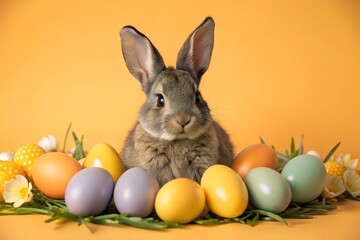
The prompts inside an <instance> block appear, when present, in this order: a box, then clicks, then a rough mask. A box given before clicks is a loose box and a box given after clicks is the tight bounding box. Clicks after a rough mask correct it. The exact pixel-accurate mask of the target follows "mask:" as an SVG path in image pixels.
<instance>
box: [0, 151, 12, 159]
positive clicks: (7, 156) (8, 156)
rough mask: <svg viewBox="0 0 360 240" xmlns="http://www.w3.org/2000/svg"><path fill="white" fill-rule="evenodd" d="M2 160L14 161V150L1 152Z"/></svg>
mask: <svg viewBox="0 0 360 240" xmlns="http://www.w3.org/2000/svg"><path fill="white" fill-rule="evenodd" d="M0 160H2V161H14V153H13V152H2V153H0Z"/></svg>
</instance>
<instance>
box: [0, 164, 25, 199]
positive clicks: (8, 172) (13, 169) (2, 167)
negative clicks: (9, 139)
mask: <svg viewBox="0 0 360 240" xmlns="http://www.w3.org/2000/svg"><path fill="white" fill-rule="evenodd" d="M18 174H19V175H23V176H26V173H25V171H24V169H23V168H22V167H21V166H20V165H19V164H17V163H15V162H11V161H0V198H2V197H3V192H4V186H5V183H6V182H7V181H9V180H10V179H13V178H15V176H16V175H18Z"/></svg>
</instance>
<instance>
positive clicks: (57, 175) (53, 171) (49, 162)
mask: <svg viewBox="0 0 360 240" xmlns="http://www.w3.org/2000/svg"><path fill="white" fill-rule="evenodd" d="M81 169H82V167H81V165H80V164H79V163H78V162H77V161H76V159H75V158H73V157H71V156H69V155H68V154H65V153H62V152H48V153H45V154H43V155H41V156H40V157H38V158H37V159H36V161H35V163H34V166H33V180H34V182H35V185H36V186H37V187H38V188H39V190H40V191H41V192H42V193H44V194H45V195H46V196H48V197H50V198H55V199H64V197H65V190H66V186H67V184H68V183H69V181H70V179H71V178H72V177H73V176H74V175H75V173H77V172H78V171H80V170H81Z"/></svg>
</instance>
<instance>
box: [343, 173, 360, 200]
mask: <svg viewBox="0 0 360 240" xmlns="http://www.w3.org/2000/svg"><path fill="white" fill-rule="evenodd" d="M344 182H345V187H346V191H347V192H348V193H350V194H351V196H353V197H357V196H360V176H359V175H358V174H356V172H355V170H354V169H349V170H346V171H345V173H344Z"/></svg>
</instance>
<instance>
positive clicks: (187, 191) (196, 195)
mask: <svg viewBox="0 0 360 240" xmlns="http://www.w3.org/2000/svg"><path fill="white" fill-rule="evenodd" d="M204 207H205V194H204V191H203V189H202V188H201V186H200V185H199V184H198V183H196V182H195V181H193V180H191V179H188V178H176V179H174V180H171V181H170V182H167V183H166V184H165V185H164V186H162V187H161V188H160V190H159V192H158V193H157V195H156V198H155V210H156V213H157V214H158V216H159V217H160V218H161V219H162V220H163V221H165V222H176V223H182V224H185V223H188V222H191V221H192V220H194V219H195V218H197V217H198V216H199V215H200V214H201V213H202V211H203V210H204Z"/></svg>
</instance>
